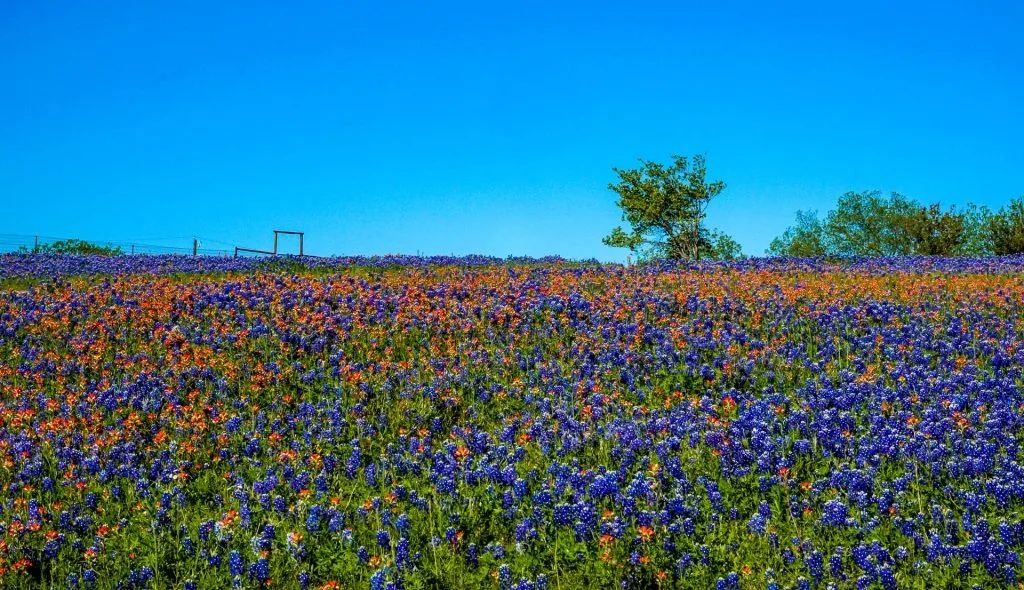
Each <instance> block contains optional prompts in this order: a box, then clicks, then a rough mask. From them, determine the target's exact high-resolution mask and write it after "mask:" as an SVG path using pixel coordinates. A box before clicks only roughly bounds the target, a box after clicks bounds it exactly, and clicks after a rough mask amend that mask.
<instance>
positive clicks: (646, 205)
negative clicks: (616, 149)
mask: <svg viewBox="0 0 1024 590" xmlns="http://www.w3.org/2000/svg"><path fill="white" fill-rule="evenodd" d="M640 163H641V167H640V168H636V169H632V170H622V169H619V168H614V169H613V170H614V171H615V173H616V174H618V176H619V182H617V183H611V184H609V185H608V187H609V188H610V189H611V190H613V191H615V193H616V194H618V196H619V200H618V203H617V204H618V206H619V207H620V208H621V209H622V218H623V220H625V221H626V222H628V223H629V226H630V228H629V231H627V230H624V229H623V228H622V227H616V228H615V229H613V230H612V232H611V233H610V234H608V236H606V237H605V238H604V240H603V241H604V243H605V244H606V245H608V246H613V247H617V248H629V249H630V250H632V251H633V252H634V253H636V254H637V255H638V257H639V258H640V259H642V260H645V259H646V260H650V259H655V258H669V259H674V260H680V259H690V260H699V259H700V258H703V257H715V258H734V257H736V256H739V255H740V247H739V244H738V243H737V242H736V241H735V240H733V239H732V238H730V237H728V236H726V235H725V234H722V233H720V232H718V231H714V230H710V229H709V228H708V227H706V225H705V224H704V218H705V216H706V211H707V206H708V204H709V203H710V202H711V200H712V199H713V198H715V197H716V196H718V194H719V193H721V192H722V191H723V190H724V189H725V183H724V182H722V181H720V180H719V181H714V182H708V181H707V180H706V176H707V165H706V161H705V158H704V156H700V155H698V156H694V157H693V158H692V159H687V158H686V157H683V156H672V164H670V165H668V166H665V165H663V164H659V163H657V162H652V161H649V160H640Z"/></svg>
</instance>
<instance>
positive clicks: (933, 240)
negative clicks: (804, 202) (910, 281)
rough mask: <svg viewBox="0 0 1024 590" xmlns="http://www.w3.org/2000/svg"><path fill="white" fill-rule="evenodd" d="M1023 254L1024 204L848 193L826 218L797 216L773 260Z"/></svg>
mask: <svg viewBox="0 0 1024 590" xmlns="http://www.w3.org/2000/svg"><path fill="white" fill-rule="evenodd" d="M1019 252H1024V200H1021V199H1015V200H1013V201H1011V202H1010V203H1009V204H1007V205H1006V206H1005V207H1003V208H1001V209H999V210H998V211H995V212H992V211H990V210H989V209H987V208H985V207H982V206H977V205H973V204H971V205H967V206H966V207H964V208H962V209H957V208H956V207H949V208H945V209H944V208H943V207H942V206H941V205H939V204H938V203H932V204H928V205H925V204H921V203H919V202H917V201H915V200H913V199H910V198H908V197H905V196H903V195H901V194H899V193H890V194H889V195H887V196H886V195H883V194H882V193H880V192H878V191H867V192H849V193H846V194H844V195H843V196H841V197H840V198H839V201H838V202H837V203H836V206H835V208H834V209H832V210H831V211H829V212H828V213H827V214H826V215H825V218H824V219H821V218H819V217H818V215H817V213H816V212H814V211H798V212H797V214H796V223H795V224H794V225H792V226H790V227H789V228H787V229H786V231H785V232H783V233H782V235H781V236H779V237H777V238H775V239H774V240H773V241H772V243H771V245H770V246H769V247H768V253H769V254H771V255H773V256H911V255H919V256H985V255H990V254H1016V253H1019Z"/></svg>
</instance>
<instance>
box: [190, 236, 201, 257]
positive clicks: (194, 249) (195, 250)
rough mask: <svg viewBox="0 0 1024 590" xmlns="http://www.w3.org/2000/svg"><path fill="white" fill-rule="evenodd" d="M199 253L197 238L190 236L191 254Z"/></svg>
mask: <svg viewBox="0 0 1024 590" xmlns="http://www.w3.org/2000/svg"><path fill="white" fill-rule="evenodd" d="M197 254H199V240H197V239H196V238H192V256H196V255H197Z"/></svg>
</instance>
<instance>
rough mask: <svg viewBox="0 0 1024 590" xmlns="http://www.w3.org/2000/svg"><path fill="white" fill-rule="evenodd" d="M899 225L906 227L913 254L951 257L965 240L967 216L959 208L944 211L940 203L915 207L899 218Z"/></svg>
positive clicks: (905, 231) (904, 230)
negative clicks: (958, 211) (957, 209)
mask: <svg viewBox="0 0 1024 590" xmlns="http://www.w3.org/2000/svg"><path fill="white" fill-rule="evenodd" d="M895 221H896V223H897V227H899V228H902V229H903V232H902V233H903V234H904V235H905V236H906V242H905V243H906V244H907V245H908V246H909V247H910V253H911V254H920V255H924V256H952V255H954V254H956V253H957V252H958V251H959V250H960V249H961V246H962V245H963V243H964V237H965V235H966V232H967V227H966V218H965V217H964V215H963V214H962V213H957V211H956V209H954V208H950V209H949V210H948V211H943V210H942V207H941V206H940V205H939V204H938V203H933V204H932V205H929V206H927V207H915V208H914V209H913V210H912V211H910V212H909V213H908V214H906V215H905V216H903V217H900V218H897V219H896V220H895Z"/></svg>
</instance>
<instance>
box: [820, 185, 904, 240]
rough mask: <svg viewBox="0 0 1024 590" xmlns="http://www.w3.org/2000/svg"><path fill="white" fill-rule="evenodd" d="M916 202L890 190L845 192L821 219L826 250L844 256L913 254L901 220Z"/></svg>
mask: <svg viewBox="0 0 1024 590" xmlns="http://www.w3.org/2000/svg"><path fill="white" fill-rule="evenodd" d="M916 207H917V205H916V204H915V203H914V202H912V201H910V200H909V199H907V198H906V197H904V196H903V195H900V194H899V193H892V194H890V195H889V197H883V196H882V195H881V193H879V192H878V191H868V192H863V193H856V192H849V193H846V194H844V195H843V196H841V197H839V202H838V203H837V204H836V208H835V209H833V210H832V211H830V212H829V214H828V216H827V217H826V219H825V225H824V229H825V242H826V244H828V248H829V250H830V253H832V254H839V255H845V256H894V255H897V256H898V255H907V254H912V253H913V246H912V245H911V241H912V240H911V239H910V236H909V235H908V232H907V231H906V228H905V226H904V222H905V220H906V219H908V218H910V217H911V216H913V214H914V210H915V209H916Z"/></svg>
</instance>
